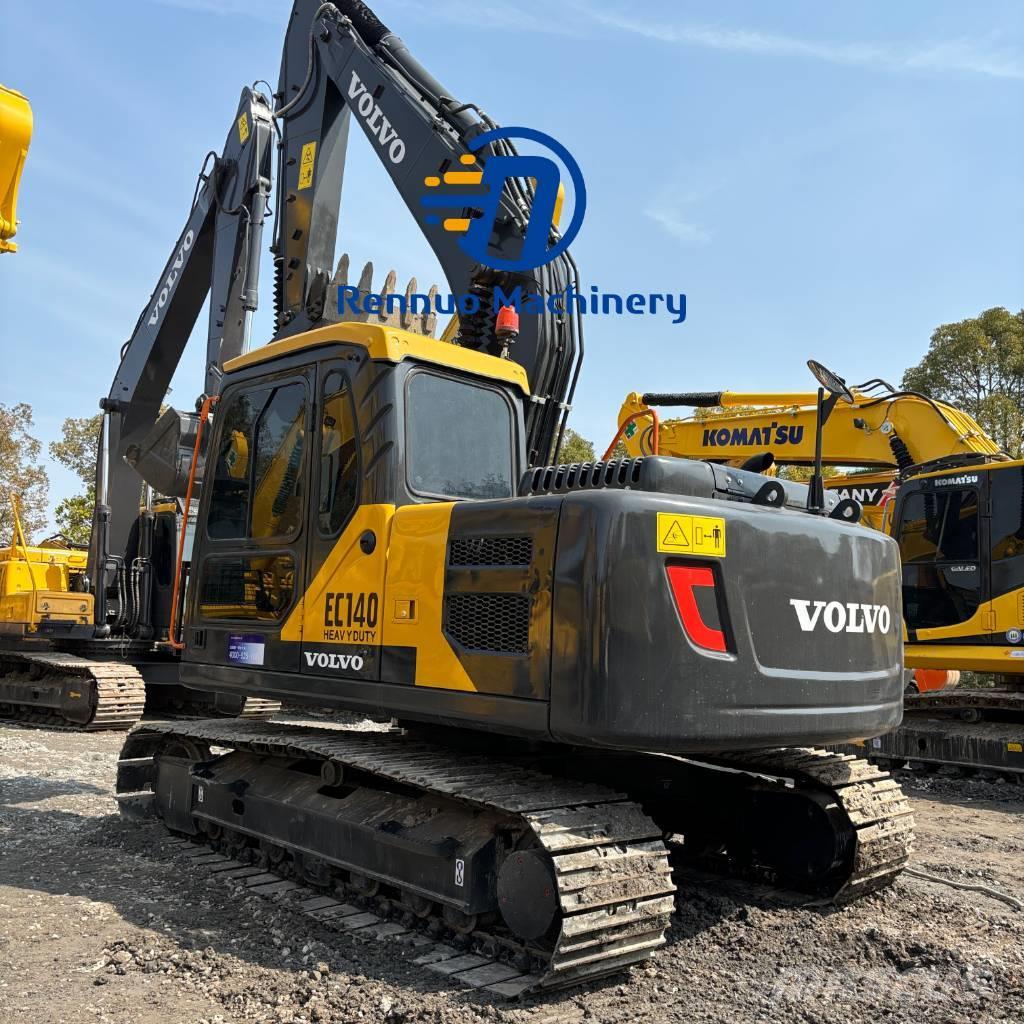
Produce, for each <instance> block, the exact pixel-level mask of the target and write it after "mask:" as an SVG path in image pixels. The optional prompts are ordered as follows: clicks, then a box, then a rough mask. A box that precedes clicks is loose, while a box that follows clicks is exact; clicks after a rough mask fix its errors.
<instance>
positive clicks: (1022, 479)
mask: <svg viewBox="0 0 1024 1024" xmlns="http://www.w3.org/2000/svg"><path fill="white" fill-rule="evenodd" d="M989 480H990V481H991V487H992V493H991V504H992V561H993V562H1002V561H1004V560H1006V559H1012V558H1018V557H1019V556H1020V555H1022V554H1024V466H1013V467H1012V468H1010V469H994V470H992V471H991V472H990V473H989Z"/></svg>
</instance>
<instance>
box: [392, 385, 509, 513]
mask: <svg viewBox="0 0 1024 1024" xmlns="http://www.w3.org/2000/svg"><path fill="white" fill-rule="evenodd" d="M512 429H513V428H512V408H511V406H510V405H509V402H508V400H507V399H506V398H505V396H504V395H503V394H502V393H501V392H500V391H498V390H496V389H495V388H489V387H485V386H483V385H478V384H472V383H470V382H469V381H466V380H455V379H453V378H451V377H443V376H441V375H440V374H436V373H429V372H426V371H422V370H421V371H417V372H415V373H412V374H410V375H409V380H408V383H407V385H406V434H405V443H406V464H407V474H408V484H409V489H410V490H411V491H413V492H415V493H417V494H423V495H429V496H432V497H442V498H508V497H511V496H512V494H513V480H512V478H513V457H514V456H513V452H514V446H513V433H512Z"/></svg>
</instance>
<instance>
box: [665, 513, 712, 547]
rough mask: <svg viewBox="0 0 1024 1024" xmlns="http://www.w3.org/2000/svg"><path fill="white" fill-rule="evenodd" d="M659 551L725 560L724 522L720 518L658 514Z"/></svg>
mask: <svg viewBox="0 0 1024 1024" xmlns="http://www.w3.org/2000/svg"><path fill="white" fill-rule="evenodd" d="M658 550H659V551H663V552H665V553H666V554H669V555H710V556H711V557H712V558H725V520H724V519H721V518H719V517H718V516H679V515H676V514H675V513H673V512H659V513H658Z"/></svg>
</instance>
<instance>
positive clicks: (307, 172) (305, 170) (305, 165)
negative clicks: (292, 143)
mask: <svg viewBox="0 0 1024 1024" xmlns="http://www.w3.org/2000/svg"><path fill="white" fill-rule="evenodd" d="M315 164H316V143H315V142H307V143H306V144H305V145H304V146H303V147H302V159H301V161H300V162H299V188H300V189H304V188H309V187H310V185H312V184H313V167H314V165H315Z"/></svg>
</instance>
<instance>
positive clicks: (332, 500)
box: [317, 370, 359, 537]
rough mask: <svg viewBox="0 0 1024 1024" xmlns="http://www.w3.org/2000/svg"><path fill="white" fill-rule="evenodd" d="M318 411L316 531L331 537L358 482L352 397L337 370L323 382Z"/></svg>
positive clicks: (351, 505) (345, 516)
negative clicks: (319, 409)
mask: <svg viewBox="0 0 1024 1024" xmlns="http://www.w3.org/2000/svg"><path fill="white" fill-rule="evenodd" d="M321 409H322V412H321V416H320V481H319V484H320V497H319V503H318V505H317V528H318V529H319V531H320V533H321V534H322V535H323V536H325V537H334V536H336V535H337V534H338V533H339V532H340V530H341V528H342V526H344V524H345V522H346V521H347V520H348V517H349V516H350V515H351V513H352V510H353V509H354V508H355V507H356V498H357V486H358V482H359V473H358V464H357V457H358V454H359V452H358V446H357V444H356V429H355V415H354V412H353V408H352V395H351V391H350V389H349V386H348V381H347V379H346V378H345V376H344V374H342V373H339V372H338V371H337V370H332V371H331V372H330V373H328V374H327V377H326V379H325V380H324V385H323V393H322V402H321Z"/></svg>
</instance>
